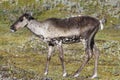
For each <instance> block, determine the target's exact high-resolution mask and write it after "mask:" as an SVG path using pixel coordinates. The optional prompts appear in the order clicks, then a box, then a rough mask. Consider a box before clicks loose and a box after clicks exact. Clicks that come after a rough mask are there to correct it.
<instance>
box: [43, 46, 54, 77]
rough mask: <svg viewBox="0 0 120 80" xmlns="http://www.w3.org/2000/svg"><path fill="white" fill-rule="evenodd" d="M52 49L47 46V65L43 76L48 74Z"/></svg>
mask: <svg viewBox="0 0 120 80" xmlns="http://www.w3.org/2000/svg"><path fill="white" fill-rule="evenodd" d="M53 47H54V46H49V47H48V55H47V63H46V67H45V73H44V74H45V75H47V74H48V67H49V62H50V60H51V55H52V53H53V50H54V49H53Z"/></svg>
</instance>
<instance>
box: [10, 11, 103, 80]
mask: <svg viewBox="0 0 120 80" xmlns="http://www.w3.org/2000/svg"><path fill="white" fill-rule="evenodd" d="M23 27H27V28H28V29H29V30H30V31H31V32H33V33H34V34H35V35H36V36H37V37H39V38H41V39H42V40H43V41H44V42H46V43H47V44H48V55H47V62H46V68H45V73H44V74H45V75H47V74H48V66H49V61H50V59H51V54H52V52H53V48H54V47H55V46H57V47H58V49H59V52H60V53H59V58H60V61H61V63H62V69H63V76H66V75H67V72H66V69H65V64H64V55H63V47H62V44H70V43H78V42H83V45H84V46H85V53H86V54H85V60H84V61H83V63H82V65H81V66H80V68H79V69H78V70H77V71H76V72H75V74H74V77H78V76H79V74H80V72H81V71H82V69H83V68H84V66H85V65H86V64H87V63H88V61H89V60H90V59H91V57H92V56H93V55H94V58H95V64H94V71H93V75H92V77H91V78H95V77H97V67H98V58H99V50H98V48H97V47H96V45H95V41H94V37H95V35H96V33H97V32H98V30H99V28H100V27H101V29H103V25H102V22H101V21H99V20H97V19H95V18H93V17H90V16H76V17H70V18H66V19H58V18H49V19H46V20H44V21H40V22H39V21H37V20H36V19H34V18H33V17H32V16H31V15H30V14H28V13H25V14H23V15H22V16H21V17H19V19H18V20H17V21H16V22H15V23H14V24H13V25H11V27H10V29H11V31H12V32H15V31H17V30H18V29H19V28H23Z"/></svg>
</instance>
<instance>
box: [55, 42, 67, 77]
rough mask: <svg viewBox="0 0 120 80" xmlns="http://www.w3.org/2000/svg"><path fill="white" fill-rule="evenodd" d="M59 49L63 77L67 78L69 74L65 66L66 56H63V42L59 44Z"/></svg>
mask: <svg viewBox="0 0 120 80" xmlns="http://www.w3.org/2000/svg"><path fill="white" fill-rule="evenodd" d="M57 47H58V50H59V58H60V61H61V63H62V69H63V77H66V75H67V72H66V69H65V64H64V54H63V47H62V42H59V44H58V45H57Z"/></svg>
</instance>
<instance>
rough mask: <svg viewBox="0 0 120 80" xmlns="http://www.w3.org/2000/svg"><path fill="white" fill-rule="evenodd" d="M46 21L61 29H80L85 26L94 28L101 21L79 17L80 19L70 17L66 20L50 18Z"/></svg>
mask: <svg viewBox="0 0 120 80" xmlns="http://www.w3.org/2000/svg"><path fill="white" fill-rule="evenodd" d="M46 21H50V22H51V23H52V24H53V25H55V26H56V27H59V28H73V27H76V28H80V27H85V26H88V25H89V26H93V25H95V26H96V25H97V24H99V23H98V22H99V20H97V19H95V18H93V17H90V16H78V17H70V18H65V19H59V18H49V19H47V20H46Z"/></svg>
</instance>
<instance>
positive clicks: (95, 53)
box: [91, 45, 99, 79]
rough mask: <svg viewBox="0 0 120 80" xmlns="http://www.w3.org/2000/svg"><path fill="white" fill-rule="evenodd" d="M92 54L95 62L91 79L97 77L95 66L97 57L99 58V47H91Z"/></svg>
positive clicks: (96, 66) (96, 65)
mask: <svg viewBox="0 0 120 80" xmlns="http://www.w3.org/2000/svg"><path fill="white" fill-rule="evenodd" d="M93 51H94V52H93V54H94V58H95V64H94V71H93V76H92V77H91V78H92V79H93V78H95V77H97V68H98V59H99V49H98V48H97V46H96V45H94V48H93Z"/></svg>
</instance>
